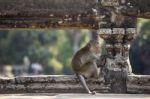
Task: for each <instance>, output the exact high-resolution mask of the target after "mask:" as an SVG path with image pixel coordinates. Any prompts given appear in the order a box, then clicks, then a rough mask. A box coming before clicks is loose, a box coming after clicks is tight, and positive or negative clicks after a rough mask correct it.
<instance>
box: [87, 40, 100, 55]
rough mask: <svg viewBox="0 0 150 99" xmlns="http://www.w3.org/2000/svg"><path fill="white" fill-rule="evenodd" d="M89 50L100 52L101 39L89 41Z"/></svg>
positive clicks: (95, 52)
mask: <svg viewBox="0 0 150 99" xmlns="http://www.w3.org/2000/svg"><path fill="white" fill-rule="evenodd" d="M87 46H88V48H89V51H90V52H92V53H94V54H100V52H101V46H100V43H99V41H97V40H90V41H89V43H88V44H87Z"/></svg>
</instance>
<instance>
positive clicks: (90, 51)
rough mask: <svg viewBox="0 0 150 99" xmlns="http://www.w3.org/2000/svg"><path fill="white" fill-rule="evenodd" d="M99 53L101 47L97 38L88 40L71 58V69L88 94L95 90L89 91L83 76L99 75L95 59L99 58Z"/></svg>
mask: <svg viewBox="0 0 150 99" xmlns="http://www.w3.org/2000/svg"><path fill="white" fill-rule="evenodd" d="M100 53H101V47H100V44H99V42H98V41H97V40H90V41H89V42H88V44H87V45H86V46H85V47H83V48H81V49H80V50H79V51H77V53H76V54H75V55H74V57H73V59H72V67H73V70H74V72H75V74H76V75H77V77H78V78H79V80H80V82H81V84H82V86H83V87H84V88H85V90H86V91H87V92H88V93H89V94H95V93H96V92H95V91H92V92H91V91H90V89H89V88H88V86H87V84H86V81H85V78H91V77H94V78H98V77H99V69H98V67H97V64H96V61H97V60H98V59H99V57H100Z"/></svg>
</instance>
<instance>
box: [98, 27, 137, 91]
mask: <svg viewBox="0 0 150 99" xmlns="http://www.w3.org/2000/svg"><path fill="white" fill-rule="evenodd" d="M134 34H135V28H127V29H125V28H112V29H110V28H102V29H100V30H99V35H100V37H101V38H103V39H104V40H105V42H106V50H107V54H108V56H109V58H107V63H106V66H105V71H104V72H105V75H104V76H105V82H106V83H108V84H110V86H111V92H115V93H125V92H126V91H127V88H126V78H127V74H130V71H129V65H128V63H127V59H128V50H129V47H128V46H129V44H130V41H131V40H132V39H133V37H134ZM110 57H111V58H110Z"/></svg>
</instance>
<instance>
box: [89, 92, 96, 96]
mask: <svg viewBox="0 0 150 99" xmlns="http://www.w3.org/2000/svg"><path fill="white" fill-rule="evenodd" d="M88 93H89V94H91V95H95V94H96V91H92V92H91V91H90V92H88Z"/></svg>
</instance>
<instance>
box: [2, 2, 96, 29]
mask: <svg viewBox="0 0 150 99" xmlns="http://www.w3.org/2000/svg"><path fill="white" fill-rule="evenodd" d="M96 1H97V0H88V1H87V0H0V28H16V27H17V28H35V27H36V28H50V27H53V28H58V27H59V28H60V27H78V28H95V27H96V25H97V21H96V18H97V16H95V14H94V12H93V10H92V9H94V8H95V6H96V3H97V2H96Z"/></svg>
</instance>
